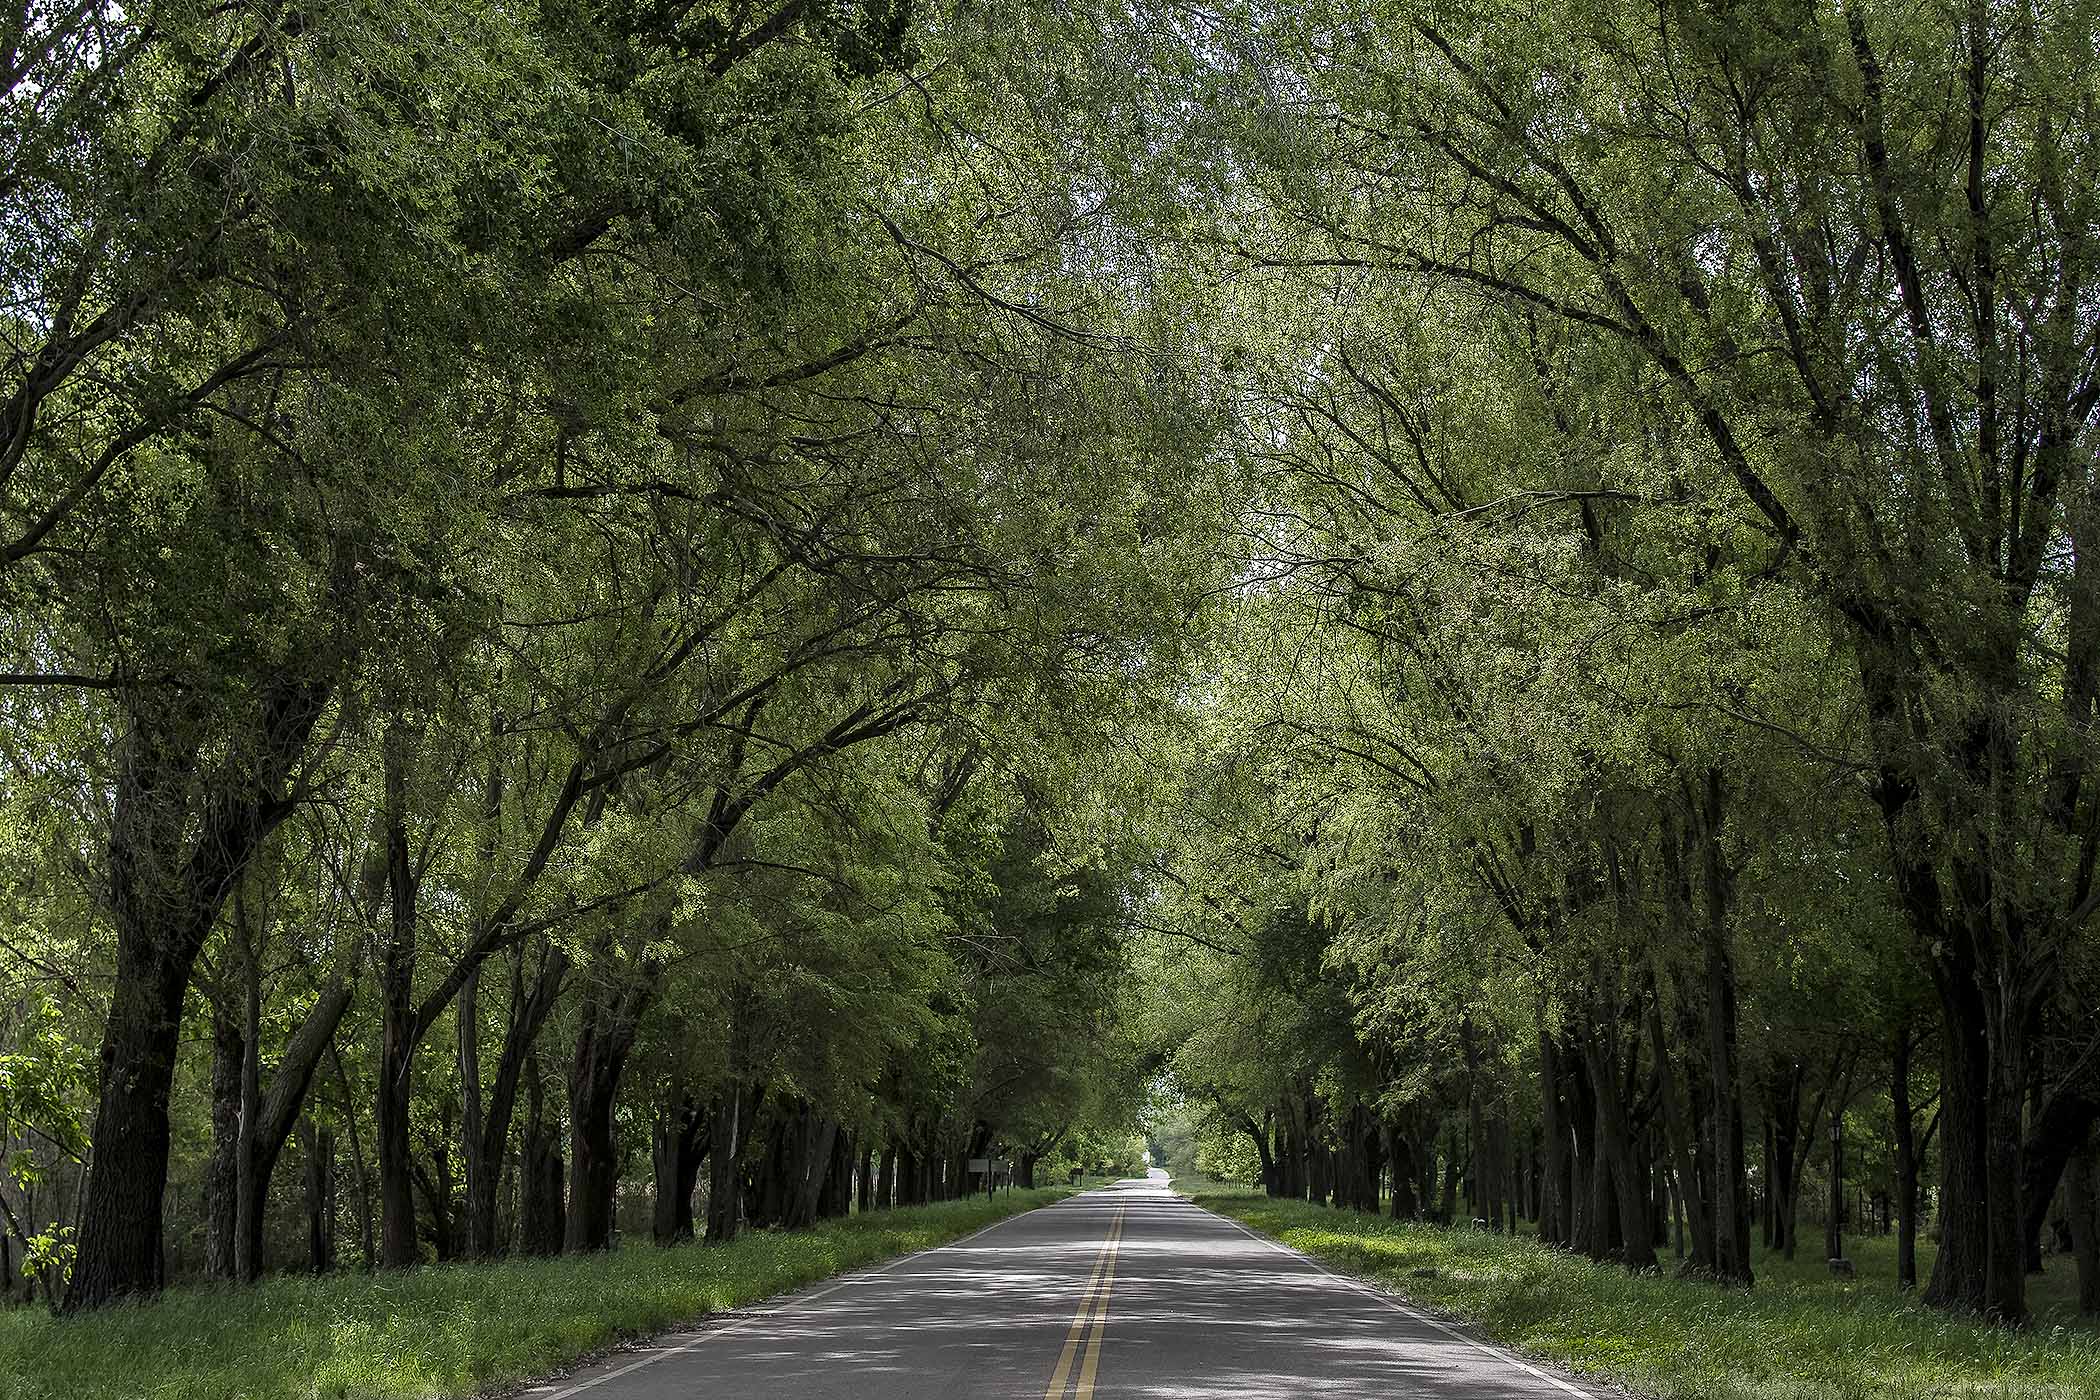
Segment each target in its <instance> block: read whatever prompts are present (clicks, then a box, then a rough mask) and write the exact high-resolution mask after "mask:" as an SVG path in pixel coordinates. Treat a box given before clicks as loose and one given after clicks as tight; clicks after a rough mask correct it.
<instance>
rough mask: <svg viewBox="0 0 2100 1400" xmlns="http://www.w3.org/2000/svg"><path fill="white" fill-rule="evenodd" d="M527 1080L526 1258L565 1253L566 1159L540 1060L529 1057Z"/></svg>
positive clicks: (522, 1219) (522, 1218)
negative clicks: (549, 1111) (550, 1118)
mask: <svg viewBox="0 0 2100 1400" xmlns="http://www.w3.org/2000/svg"><path fill="white" fill-rule="evenodd" d="M525 1079H526V1084H527V1086H528V1087H527V1108H526V1116H525V1142H524V1163H523V1175H524V1178H525V1182H524V1190H523V1191H522V1192H521V1193H520V1199H519V1202H518V1252H519V1253H520V1254H526V1255H548V1254H559V1253H561V1245H562V1160H561V1135H560V1133H559V1132H558V1131H557V1125H556V1124H554V1123H552V1122H550V1121H548V1119H547V1116H546V1090H545V1083H546V1081H545V1079H544V1078H543V1077H542V1076H541V1074H540V1065H539V1057H538V1055H537V1054H528V1055H527V1058H526V1070H525Z"/></svg>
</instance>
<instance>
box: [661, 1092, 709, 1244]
mask: <svg viewBox="0 0 2100 1400" xmlns="http://www.w3.org/2000/svg"><path fill="white" fill-rule="evenodd" d="M713 1130H714V1124H713V1123H712V1122H711V1121H710V1119H709V1116H708V1113H707V1110H706V1109H705V1108H704V1107H702V1106H701V1105H700V1104H699V1103H697V1102H695V1101H694V1099H693V1097H692V1095H690V1094H686V1093H680V1094H679V1095H678V1097H677V1100H676V1101H675V1102H674V1103H672V1104H671V1105H669V1106H668V1107H667V1108H664V1109H662V1110H660V1111H659V1112H658V1113H657V1116H656V1125H655V1130H654V1133H653V1134H652V1136H651V1142H650V1149H651V1150H650V1159H651V1163H652V1165H653V1167H654V1168H655V1177H656V1196H655V1201H654V1204H653V1207H652V1212H651V1218H650V1227H649V1233H650V1237H651V1238H653V1239H654V1240H655V1241H656V1242H657V1243H658V1244H677V1243H679V1242H680V1241H683V1240H690V1239H691V1238H693V1189H694V1188H695V1187H696V1186H697V1185H699V1181H700V1163H701V1162H702V1161H703V1160H704V1159H705V1157H706V1155H707V1142H708V1139H709V1138H710V1136H711V1135H712V1134H713Z"/></svg>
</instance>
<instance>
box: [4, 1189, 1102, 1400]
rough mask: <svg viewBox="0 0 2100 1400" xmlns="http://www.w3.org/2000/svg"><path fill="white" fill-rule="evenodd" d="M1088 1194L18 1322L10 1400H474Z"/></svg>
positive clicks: (273, 1283) (8, 1336) (180, 1294)
mask: <svg viewBox="0 0 2100 1400" xmlns="http://www.w3.org/2000/svg"><path fill="white" fill-rule="evenodd" d="M1068 1194H1070V1192H1069V1188H1048V1189H1043V1190H1036V1191H1013V1192H1008V1193H1004V1194H1002V1195H1001V1196H1000V1197H999V1198H998V1199H997V1200H996V1201H992V1202H987V1201H986V1200H984V1199H983V1198H982V1197H973V1198H971V1199H969V1200H965V1201H953V1202H948V1203H946V1204H942V1205H935V1206H922V1207H918V1208H915V1209H911V1210H901V1211H884V1212H877V1213H874V1214H869V1215H863V1216H854V1217H853V1218H851V1219H850V1220H843V1221H833V1222H830V1223H827V1224H825V1225H822V1226H820V1227H818V1228H817V1229H814V1230H804V1231H797V1232H792V1233H776V1232H761V1233H754V1234H748V1235H745V1236H744V1237H743V1238H741V1239H739V1240H737V1241H736V1242H734V1243H733V1244H729V1245H725V1246H721V1247H710V1246H705V1245H682V1246H677V1247H674V1248H670V1249H657V1248H654V1247H652V1246H650V1245H647V1244H638V1245H631V1246H629V1247H627V1248H624V1249H618V1250H614V1251H612V1252H611V1253H608V1254H600V1255H590V1256H585V1257H581V1258H560V1259H512V1260H504V1261H502V1262H499V1263H493V1264H453V1265H439V1266H434V1267H428V1268H422V1269H416V1270H412V1271H409V1272H405V1273H400V1274H385V1275H380V1276H377V1277H370V1276H366V1275H362V1274H337V1275H333V1276H330V1277H326V1278H306V1277H286V1278H275V1279H270V1280H268V1281H266V1282H264V1283H263V1284H261V1285H260V1286H259V1287H256V1288H252V1289H222V1288H203V1287H196V1288H181V1289H176V1290H173V1291H171V1292H170V1293H169V1294H168V1295H167V1296H166V1297H165V1298H163V1299H162V1300H161V1301H160V1302H157V1303H149V1304H143V1305H132V1306H123V1307H117V1308H111V1309H108V1310H105V1311H103V1312H100V1313H96V1314H93V1315H90V1316H87V1317H81V1318H71V1319H63V1320H59V1319H53V1318H52V1317H50V1316H48V1315H47V1314H45V1313H43V1312H41V1311H37V1310H27V1309H22V1310H16V1311H13V1312H6V1313H0V1397H5V1400H119V1397H121V1398H122V1400H133V1398H134V1397H139V1398H140V1400H143V1397H152V1400H278V1397H307V1400H336V1397H341V1398H342V1400H365V1397H374V1400H377V1397H388V1398H389V1400H392V1397H406V1396H417V1397H425V1396H467V1395H474V1394H477V1393H479V1392H481V1391H484V1390H488V1389H491V1388H495V1387H501V1386H506V1385H512V1384H515V1383H517V1382H519V1381H523V1380H527V1379H530V1378H532V1377H534V1376H539V1375H544V1374H546V1373H547V1372H549V1371H552V1370H554V1369H556V1368H558V1367H561V1366H563V1365H566V1364H567V1363H569V1362H572V1361H574V1360H576V1359H577V1358H579V1357H582V1356H587V1355H589V1354H590V1353H592V1352H595V1351H599V1350H602V1349H603V1348H605V1347H607V1346H610V1345H612V1344H613V1343H615V1342H618V1341H621V1340H624V1339H628V1338H633V1337H638V1336H645V1335H647V1334H649V1333H651V1332H656V1331H660V1330H662V1329H663V1328H665V1327H669V1326H672V1325H674V1324H676V1323H680V1322H685V1321H689V1320H691V1319H694V1318H698V1317H701V1316H704V1315H705V1314H708V1313H712V1312H719V1311H722V1310H723V1309H727V1308H735V1307H741V1306H744V1305H745V1304H748V1303H752V1302H756V1301H758V1300H759V1299H762V1298H767V1297H770V1296H772V1295H773V1294H776V1293H784V1292H786V1291H788V1290H790V1289H794V1288H798V1287H801V1286H802V1285H804V1284H808V1283H813V1282H815V1281H817V1280H819V1279H823V1278H828V1277H830V1276H831V1275H833V1274H837V1273H842V1272H845V1271H847V1270H850V1269H855V1268H859V1267H861V1266H862V1265H866V1264H871V1263H874V1262H876V1261H878V1260H881V1259H885V1258H889V1257H891V1256H894V1255H897V1254H903V1253H906V1252H908V1251H911V1250H915V1249H925V1248H928V1247H930V1246H932V1245H937V1244H941V1243H944V1242H946V1241H948V1240H952V1239H956V1238H958V1237H959V1236H962V1235H965V1234H968V1233H970V1232H971V1231H973V1230H976V1229H979V1228H981V1227H983V1226H985V1225H988V1224H990V1223H992V1222H993V1221H995V1220H998V1219H1001V1218H1003V1217H1005V1216H1008V1215H1012V1214H1014V1213H1015V1212H1017V1211H1021V1210H1025V1209H1028V1208H1030V1207H1032V1206H1038V1205H1043V1204H1046V1203H1047V1202H1050V1201H1054V1200H1057V1199H1059V1198H1060V1197H1062V1196H1065V1195H1068Z"/></svg>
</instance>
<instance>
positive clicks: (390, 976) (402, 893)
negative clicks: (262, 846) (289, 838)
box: [373, 719, 422, 1269]
mask: <svg viewBox="0 0 2100 1400" xmlns="http://www.w3.org/2000/svg"><path fill="white" fill-rule="evenodd" d="M407 743H408V739H407V734H406V732H405V731H404V730H403V728H402V725H401V722H400V721H399V720H398V719H397V720H395V721H394V722H393V723H391V724H389V725H388V726H387V731H386V735H385V740H384V743H383V745H382V749H383V753H384V766H385V770H386V771H385V778H386V784H385V799H384V813H383V824H384V826H385V832H386V872H387V891H388V911H387V912H388V927H387V937H386V940H385V943H384V945H383V946H382V948H381V951H380V958H379V1007H380V1043H379V1085H378V1104H377V1110H376V1112H375V1114H374V1121H373V1132H374V1135H375V1136H376V1137H377V1139H378V1143H377V1152H376V1155H377V1157H378V1159H379V1162H378V1168H379V1262H380V1265H381V1267H383V1268H388V1269H405V1268H408V1267H409V1266H411V1265H413V1264H414V1263H415V1262H416V1261H417V1260H418V1259H419V1258H421V1257H422V1250H421V1248H420V1247H419V1246H418V1245H417V1243H416V1197H415V1177H414V1170H415V1166H414V1160H413V1154H412V1152H411V1149H410V1146H409V1138H408V1133H409V1124H408V1110H409V1094H410V1092H411V1089H412V1087H413V1086H412V1085H411V1083H410V1075H411V1073H412V1072H413V1070H414V1064H415V1053H416V1032H415V1010H414V1007H413V1005H412V1003H411V1001H410V998H411V996H412V995H413V992H414V986H415V973H416V933H417V929H416V899H417V881H416V872H415V867H414V866H413V865H412V864H411V863H410V859H409V849H408V813H407V795H406V789H407V782H408V755H407Z"/></svg>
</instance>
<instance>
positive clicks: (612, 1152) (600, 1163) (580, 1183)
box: [563, 989, 636, 1254]
mask: <svg viewBox="0 0 2100 1400" xmlns="http://www.w3.org/2000/svg"><path fill="white" fill-rule="evenodd" d="M630 995H631V989H630V991H628V992H622V993H620V994H619V995H618V996H608V995H605V994H600V995H594V996H592V997H589V998H587V999H586V1000H585V1003H584V1013H583V1023H582V1025H581V1026H580V1027H579V1028H578V1030H577V1032H576V1053H575V1057H574V1059H573V1061H572V1063H571V1066H570V1073H569V1216H568V1229H567V1231H566V1233H565V1234H564V1237H563V1248H564V1249H566V1250H567V1251H568V1252H569V1253H571V1254H588V1253H591V1252H593V1251H595V1250H601V1249H607V1248H610V1247H611V1245H612V1239H613V1200H614V1194H615V1192H616V1190H617V1188H618V1186H619V1175H620V1159H619V1154H618V1151H617V1149H616V1147H615V1145H614V1142H613V1124H612V1118H613V1101H614V1099H615V1097H616V1096H617V1095H618V1093H619V1087H620V1078H621V1076H622V1074H623V1073H625V1071H626V1068H627V1055H628V1052H629V1051H631V1050H632V1049H633V1048H634V1033H635V1026H636V1016H635V1015H630V1014H628V1013H629V1005H628V1003H629V999H630Z"/></svg>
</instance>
